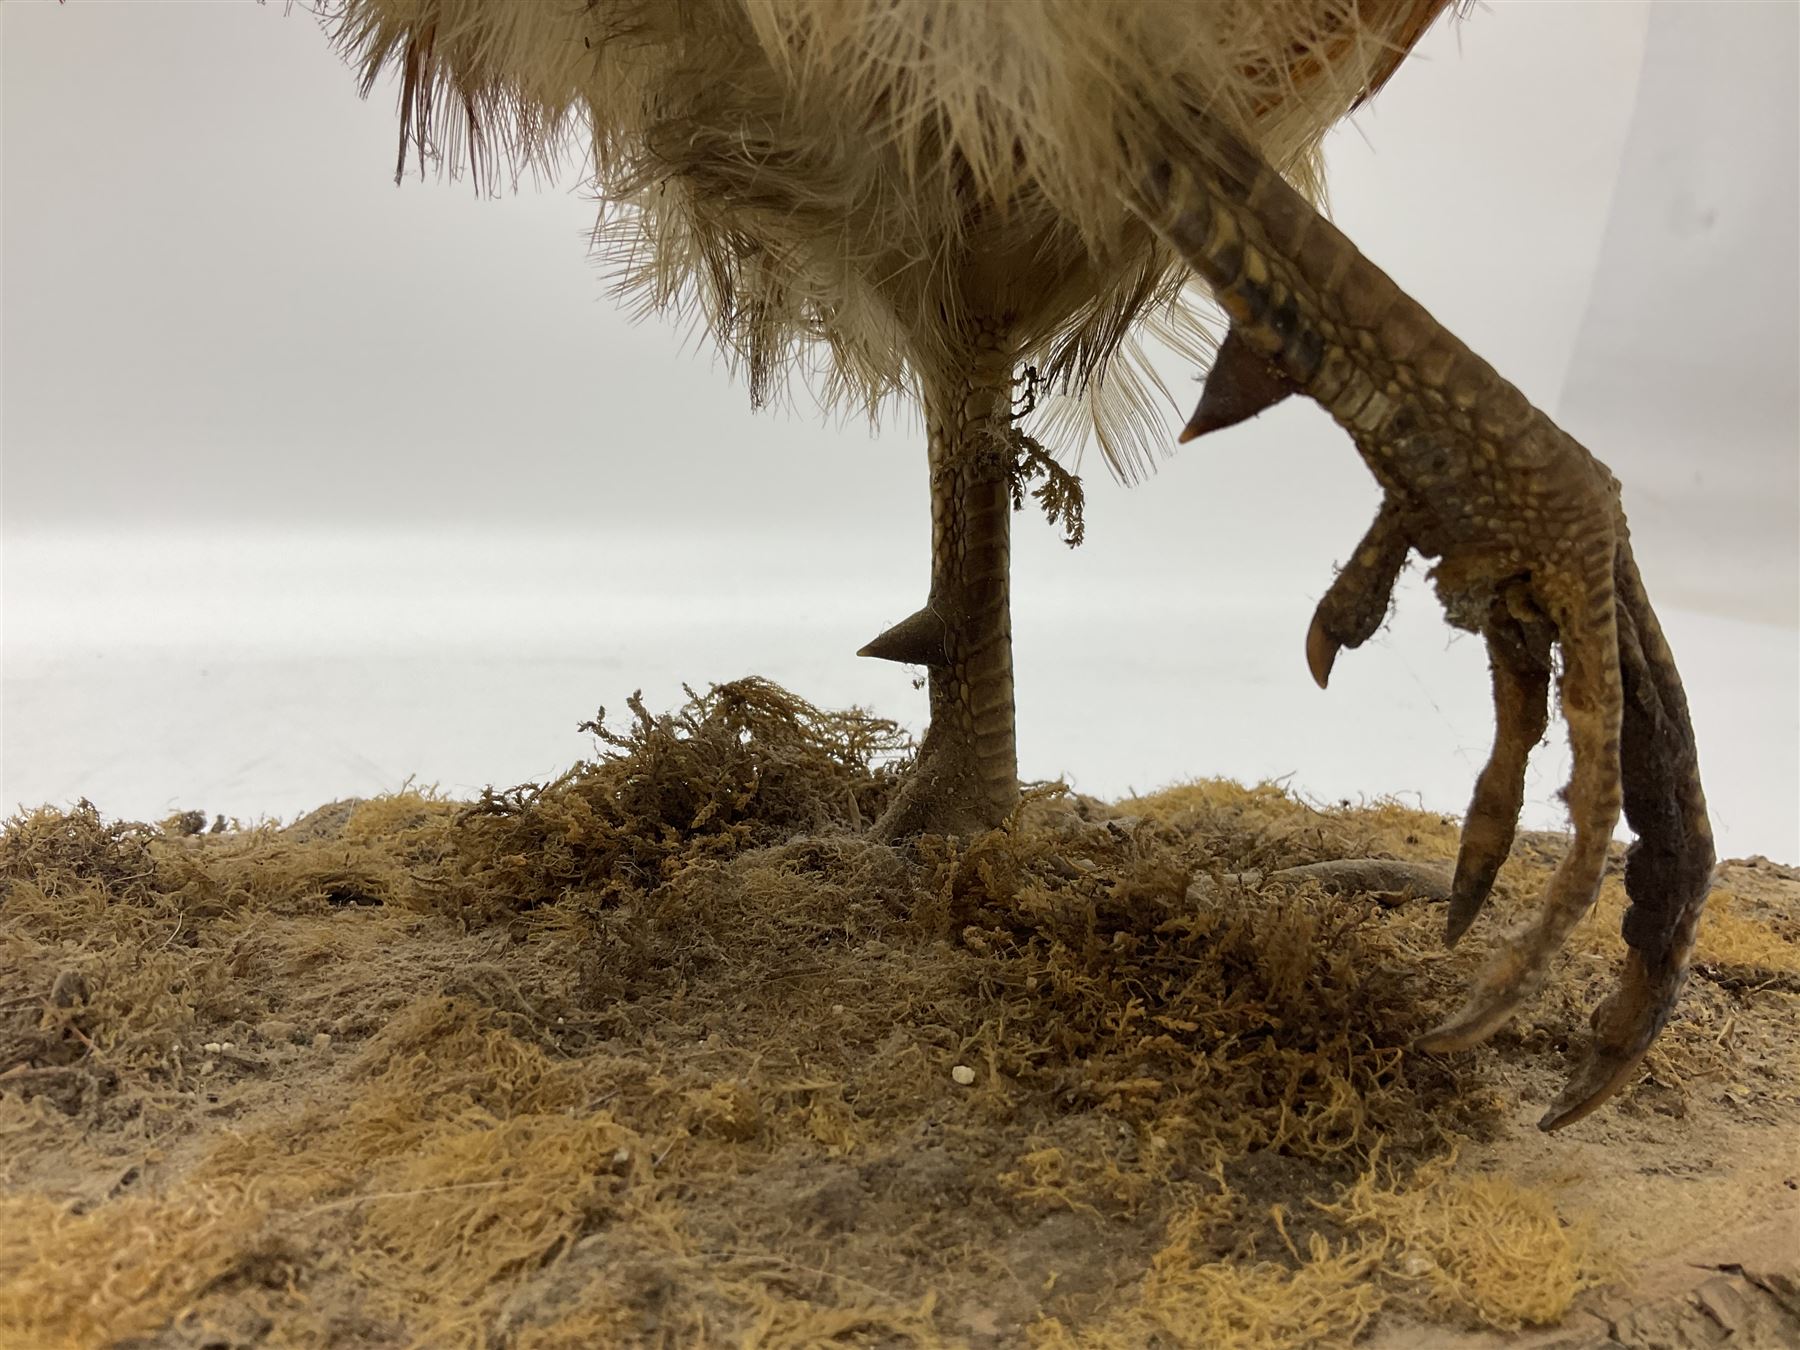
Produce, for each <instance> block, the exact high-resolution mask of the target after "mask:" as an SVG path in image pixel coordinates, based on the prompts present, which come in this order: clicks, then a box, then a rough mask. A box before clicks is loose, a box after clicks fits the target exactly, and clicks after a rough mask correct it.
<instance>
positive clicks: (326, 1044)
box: [312, 1031, 331, 1050]
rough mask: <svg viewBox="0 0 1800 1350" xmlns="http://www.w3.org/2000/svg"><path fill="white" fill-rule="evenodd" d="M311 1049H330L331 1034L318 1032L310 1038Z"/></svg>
mask: <svg viewBox="0 0 1800 1350" xmlns="http://www.w3.org/2000/svg"><path fill="white" fill-rule="evenodd" d="M312 1047H313V1049H315V1050H329V1049H331V1033H330V1032H329V1031H321V1032H319V1033H318V1035H316V1036H314V1037H313V1038H312Z"/></svg>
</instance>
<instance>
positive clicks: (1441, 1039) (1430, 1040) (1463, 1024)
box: [1413, 985, 1531, 1055]
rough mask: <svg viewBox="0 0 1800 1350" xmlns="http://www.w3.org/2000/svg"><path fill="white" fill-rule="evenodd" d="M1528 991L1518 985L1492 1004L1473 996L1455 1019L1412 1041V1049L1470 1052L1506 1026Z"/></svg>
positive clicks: (1427, 1052) (1432, 1051)
mask: <svg viewBox="0 0 1800 1350" xmlns="http://www.w3.org/2000/svg"><path fill="white" fill-rule="evenodd" d="M1530 992H1531V990H1530V989H1529V988H1526V987H1525V986H1523V985H1521V986H1520V987H1519V988H1518V989H1517V990H1515V991H1513V992H1512V993H1510V994H1507V995H1504V996H1501V997H1497V998H1495V999H1493V1000H1492V1001H1489V1000H1487V999H1483V998H1482V997H1480V996H1479V995H1477V996H1476V997H1475V998H1472V999H1470V1000H1469V1002H1468V1004H1467V1005H1466V1006H1465V1007H1464V1008H1463V1010H1462V1011H1461V1012H1459V1013H1458V1014H1457V1015H1456V1016H1455V1017H1452V1018H1451V1019H1450V1020H1449V1021H1448V1022H1445V1023H1444V1024H1443V1025H1441V1026H1436V1027H1433V1028H1432V1029H1431V1030H1430V1031H1428V1032H1426V1033H1425V1034H1424V1035H1423V1036H1421V1037H1419V1039H1418V1040H1416V1041H1414V1042H1413V1048H1414V1049H1415V1050H1423V1051H1424V1052H1425V1053H1426V1054H1428V1055H1447V1054H1452V1053H1454V1052H1455V1051H1458V1050H1473V1049H1474V1048H1475V1047H1476V1046H1478V1045H1480V1044H1481V1043H1482V1042H1483V1041H1485V1040H1486V1039H1487V1038H1488V1037H1489V1036H1492V1035H1493V1034H1494V1033H1495V1032H1496V1031H1498V1030H1500V1028H1501V1027H1503V1026H1505V1025H1506V1020H1507V1019H1508V1018H1509V1017H1511V1016H1512V1015H1513V1013H1515V1012H1516V1011H1518V1007H1519V1004H1521V1003H1523V1002H1524V1001H1525V996H1526V995H1527V994H1529V993H1530Z"/></svg>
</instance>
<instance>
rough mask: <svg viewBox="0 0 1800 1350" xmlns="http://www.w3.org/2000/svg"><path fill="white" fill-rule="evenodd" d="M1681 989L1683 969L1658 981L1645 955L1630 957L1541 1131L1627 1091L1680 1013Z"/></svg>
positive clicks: (1570, 1120) (1540, 1124) (1599, 1010)
mask: <svg viewBox="0 0 1800 1350" xmlns="http://www.w3.org/2000/svg"><path fill="white" fill-rule="evenodd" d="M1681 984H1682V970H1681V969H1680V968H1679V967H1677V968H1674V969H1670V970H1665V971H1664V972H1663V974H1662V975H1661V977H1660V978H1658V977H1656V976H1653V975H1652V974H1651V973H1650V970H1649V968H1648V967H1647V966H1646V964H1645V962H1644V958H1643V956H1642V954H1641V953H1639V952H1635V951H1634V952H1632V953H1630V954H1629V955H1628V956H1627V957H1626V958H1625V973H1624V977H1623V978H1622V979H1621V980H1620V982H1619V987H1618V989H1616V990H1615V991H1614V992H1613V993H1612V994H1610V995H1608V997H1607V998H1606V1000H1605V1001H1604V1002H1603V1003H1601V1005H1600V1006H1599V1007H1598V1008H1596V1009H1594V1016H1593V1019H1592V1024H1593V1028H1594V1043H1593V1046H1592V1047H1591V1048H1590V1049H1589V1050H1588V1052H1587V1055H1586V1058H1585V1059H1584V1060H1583V1061H1582V1064H1581V1067H1580V1068H1578V1069H1576V1070H1575V1072H1574V1073H1573V1074H1571V1075H1570V1077H1569V1081H1568V1084H1567V1085H1566V1086H1565V1087H1564V1088H1563V1090H1562V1092H1561V1093H1559V1094H1558V1095H1557V1098H1556V1101H1555V1102H1554V1103H1552V1104H1551V1107H1550V1109H1549V1111H1547V1112H1546V1113H1545V1114H1544V1118H1543V1119H1542V1120H1540V1121H1539V1122H1538V1128H1539V1129H1540V1130H1560V1129H1561V1128H1562V1127H1563V1126H1565V1125H1572V1124H1574V1123H1575V1122H1576V1121H1578V1120H1580V1119H1581V1118H1582V1117H1583V1116H1585V1115H1587V1114H1588V1113H1589V1112H1591V1111H1593V1110H1594V1109H1595V1108H1596V1107H1598V1106H1601V1105H1602V1104H1604V1103H1605V1102H1606V1101H1607V1099H1608V1098H1610V1097H1611V1096H1612V1095H1613V1094H1614V1093H1615V1092H1617V1091H1618V1090H1619V1089H1620V1088H1622V1087H1624V1086H1625V1084H1626V1082H1627V1081H1628V1080H1629V1079H1630V1078H1631V1076H1632V1073H1633V1072H1634V1071H1635V1070H1636V1069H1637V1067H1638V1065H1639V1064H1640V1063H1641V1062H1642V1061H1643V1058H1644V1054H1645V1052H1646V1051H1648V1050H1649V1049H1650V1046H1651V1044H1652V1043H1653V1042H1654V1041H1655V1040H1656V1037H1657V1035H1658V1033H1660V1032H1661V1031H1662V1029H1663V1024H1664V1023H1665V1022H1667V1021H1668V1020H1669V1015H1670V1014H1671V1013H1672V1012H1674V1010H1675V1000H1676V998H1677V997H1678V996H1679V995H1680V993H1681Z"/></svg>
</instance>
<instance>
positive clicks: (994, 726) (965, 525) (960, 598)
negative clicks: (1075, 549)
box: [859, 335, 1019, 839]
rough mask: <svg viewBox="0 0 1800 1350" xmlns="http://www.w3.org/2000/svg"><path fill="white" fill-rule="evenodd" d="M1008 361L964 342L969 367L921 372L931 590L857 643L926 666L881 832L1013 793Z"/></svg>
mask: <svg viewBox="0 0 1800 1350" xmlns="http://www.w3.org/2000/svg"><path fill="white" fill-rule="evenodd" d="M1011 414H1012V362H1011V359H1010V354H1009V351H1008V349H1007V347H1006V346H1005V344H1004V340H1003V338H1002V337H1000V336H999V335H987V336H985V337H984V338H983V339H980V340H977V341H976V342H974V343H972V344H971V348H970V357H969V360H968V361H967V363H966V367H965V370H964V371H963V372H961V373H960V374H958V375H956V376H954V377H951V378H946V379H943V380H941V381H937V382H932V381H929V380H928V381H927V387H926V398H925V416H926V421H927V425H928V432H929V436H930V457H931V590H930V594H929V598H928V599H927V600H926V603H925V606H924V608H923V609H920V610H919V611H918V612H917V613H915V614H913V615H912V616H910V617H909V618H906V619H903V620H901V622H900V623H898V624H896V625H894V627H892V628H890V629H888V630H887V632H885V633H883V634H882V635H881V636H880V637H878V638H876V639H875V640H874V641H873V642H871V643H869V644H868V646H866V647H864V648H863V649H862V651H861V653H859V654H860V655H863V656H876V657H882V658H885V659H887V660H893V661H901V662H904V663H906V664H909V665H922V666H924V667H925V668H926V671H927V677H928V679H929V682H930V691H931V723H930V726H929V727H928V728H927V730H926V733H925V738H924V741H923V742H922V743H921V745H920V747H919V759H918V764H917V766H916V767H915V768H914V771H913V773H912V774H911V776H910V777H909V778H908V779H907V780H906V782H905V783H903V784H902V785H901V787H900V790H899V792H898V793H897V794H896V797H895V800H894V802H893V804H892V805H891V806H890V807H889V808H888V810H887V811H886V813H885V814H884V815H883V817H882V819H881V820H880V821H878V822H877V824H876V827H875V828H876V832H877V833H878V834H880V835H881V836H883V837H884V838H889V839H897V838H902V837H905V836H908V835H914V834H923V833H930V834H967V833H971V832H974V831H978V830H986V829H991V828H993V827H994V826H996V825H999V824H1000V823H1001V822H1002V821H1004V820H1005V819H1006V816H1007V813H1008V812H1009V811H1011V810H1012V808H1013V806H1014V805H1016V804H1017V802H1018V799H1019V781H1018V752H1017V746H1016V742H1015V739H1014V718H1013V673H1012V610H1011V604H1010V600H1011V581H1010V562H1011V528H1012V521H1011V516H1012V506H1013V501H1012V478H1011V469H1012V458H1011V454H1010V451H1009V449H1008V441H1007V432H1008V430H1009V429H1010V427H1011Z"/></svg>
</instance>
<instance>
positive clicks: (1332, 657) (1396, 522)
mask: <svg viewBox="0 0 1800 1350" xmlns="http://www.w3.org/2000/svg"><path fill="white" fill-rule="evenodd" d="M1410 549H1411V545H1410V544H1408V543H1407V542H1406V534H1405V531H1404V530H1403V529H1402V528H1401V522H1400V513H1399V510H1398V508H1397V507H1396V506H1395V505H1394V503H1393V502H1392V501H1391V500H1384V501H1383V502H1382V504H1381V510H1380V511H1379V512H1377V513H1376V516H1375V520H1374V522H1373V523H1372V524H1371V525H1370V526H1369V528H1368V531H1367V532H1366V533H1365V534H1364V535H1363V537H1362V539H1361V541H1360V542H1358V544H1357V545H1356V551H1355V552H1354V553H1353V554H1351V555H1350V560H1349V561H1348V562H1346V563H1345V564H1344V567H1343V570H1342V571H1340V572H1339V573H1338V574H1337V576H1336V577H1334V578H1333V579H1332V582H1331V585H1330V586H1329V587H1328V588H1327V589H1326V591H1325V594H1324V595H1323V596H1321V597H1320V598H1319V603H1318V606H1317V607H1316V608H1315V609H1314V610H1313V617H1312V627H1310V628H1309V629H1307V630H1306V666H1307V669H1308V670H1310V671H1312V677H1313V680H1314V682H1315V683H1316V684H1317V685H1318V686H1319V688H1321V689H1323V688H1325V687H1326V684H1327V682H1328V681H1329V680H1330V679H1331V668H1332V666H1333V665H1334V664H1335V663H1336V661H1337V655H1338V653H1339V652H1340V651H1342V650H1343V649H1344V648H1345V647H1360V646H1362V645H1363V643H1365V642H1367V641H1368V640H1369V639H1370V638H1371V637H1372V636H1374V634H1375V630H1376V629H1378V628H1380V627H1381V621H1382V620H1383V619H1385V618H1386V617H1387V612H1388V606H1389V605H1391V604H1392V603H1393V598H1394V583H1395V581H1397V580H1398V579H1399V577H1400V569H1401V568H1403V567H1405V566H1406V555H1407V553H1408V552H1409V551H1410Z"/></svg>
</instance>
